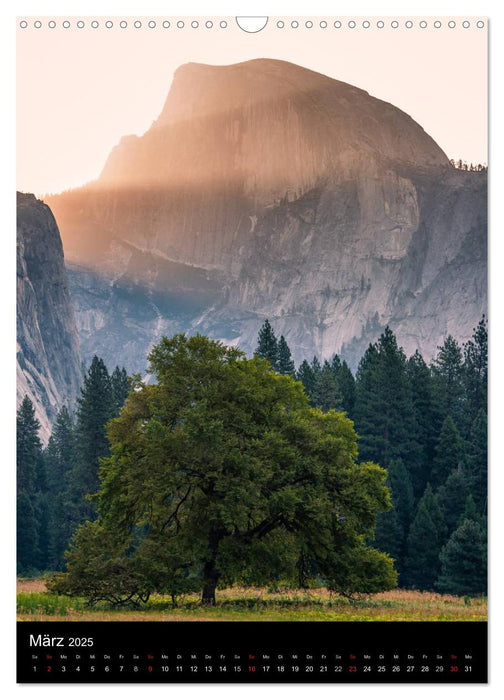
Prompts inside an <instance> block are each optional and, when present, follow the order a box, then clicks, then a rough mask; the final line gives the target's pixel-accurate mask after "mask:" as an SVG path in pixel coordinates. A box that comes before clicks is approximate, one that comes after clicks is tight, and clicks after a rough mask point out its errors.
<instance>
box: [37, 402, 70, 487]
mask: <svg viewBox="0 0 504 700" xmlns="http://www.w3.org/2000/svg"><path fill="white" fill-rule="evenodd" d="M44 461H45V464H46V476H47V489H48V491H49V492H50V493H52V494H56V493H60V492H61V491H63V490H65V489H66V488H67V476H68V473H69V471H70V469H71V468H72V466H73V464H74V462H75V435H74V425H73V421H72V417H71V416H70V413H69V412H68V408H67V407H66V406H63V407H62V408H61V409H60V411H58V414H57V416H56V420H55V422H54V427H53V429H52V433H51V437H50V438H49V442H48V443H47V447H46V449H45V452H44Z"/></svg>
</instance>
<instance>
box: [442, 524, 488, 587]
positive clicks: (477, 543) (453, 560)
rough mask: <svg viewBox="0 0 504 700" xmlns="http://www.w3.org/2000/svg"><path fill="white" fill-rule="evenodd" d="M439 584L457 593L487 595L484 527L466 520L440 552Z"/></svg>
mask: <svg viewBox="0 0 504 700" xmlns="http://www.w3.org/2000/svg"><path fill="white" fill-rule="evenodd" d="M439 558H440V561H441V573H440V576H439V578H438V580H437V582H436V588H437V589H438V590H440V591H444V592H446V593H452V594H454V595H486V592H487V581H486V578H487V577H486V575H487V547H486V536H485V533H484V530H483V528H482V527H481V526H480V525H479V524H478V523H477V522H474V521H473V520H464V521H463V522H462V524H461V525H460V526H459V527H458V528H457V529H456V530H455V532H454V533H453V534H452V536H451V537H450V539H449V540H448V542H447V543H446V545H445V546H444V547H443V549H442V551H441V554H440V557H439Z"/></svg>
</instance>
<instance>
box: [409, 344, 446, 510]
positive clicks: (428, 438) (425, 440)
mask: <svg viewBox="0 0 504 700" xmlns="http://www.w3.org/2000/svg"><path fill="white" fill-rule="evenodd" d="M407 372H408V377H409V381H410V384H411V398H412V401H413V410H414V414H415V423H416V434H417V440H418V443H419V445H420V462H419V466H418V469H415V470H414V471H413V473H412V474H411V476H412V479H413V488H414V490H415V494H416V495H417V496H420V495H421V494H422V493H423V492H424V490H425V487H426V486H427V481H429V477H430V471H431V469H432V462H433V459H434V449H435V445H436V440H437V438H438V435H439V431H440V430H441V421H440V418H439V414H438V412H437V410H436V401H435V397H434V385H433V380H432V375H431V371H430V369H429V368H428V366H427V365H426V364H425V362H424V359H423V357H422V356H421V354H420V353H419V352H418V350H417V351H416V352H415V353H414V354H413V355H412V356H411V357H410V358H409V360H408V364H407Z"/></svg>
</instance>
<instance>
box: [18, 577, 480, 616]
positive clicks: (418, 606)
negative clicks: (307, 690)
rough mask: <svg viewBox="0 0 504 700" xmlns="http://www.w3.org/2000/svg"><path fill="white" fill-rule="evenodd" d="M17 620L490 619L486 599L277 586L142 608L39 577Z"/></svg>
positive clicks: (24, 585) (21, 601)
mask: <svg viewBox="0 0 504 700" xmlns="http://www.w3.org/2000/svg"><path fill="white" fill-rule="evenodd" d="M17 613H18V620H64V621H86V620H96V621H107V620H110V621H113V620H116V621H120V620H123V621H126V620H132V621H141V620H152V621H154V620H159V621H181V620H188V621H191V620H192V621H204V620H208V621H210V620H214V621H215V620H221V621H261V620H262V621H270V620H272V621H300V622H301V621H319V622H323V621H327V622H331V621H342V622H344V621H361V622H365V621H372V620H376V621H378V620H379V621H384V622H387V621H389V622H393V621H434V620H437V621H439V620H446V621H473V620H486V619H487V600H486V598H469V597H467V596H464V597H457V596H451V595H442V594H439V593H430V592H419V591H405V590H400V589H396V590H393V591H387V592H385V593H378V594H376V595H372V596H368V597H366V598H363V599H361V600H356V601H350V600H348V599H346V598H340V597H338V596H335V595H334V594H331V593H330V592H329V591H327V590H326V589H324V588H319V589H312V590H289V589H286V590H279V591H271V590H268V589H266V588H240V587H238V586H236V587H233V588H226V589H224V590H219V591H217V605H216V606H215V607H214V608H202V607H201V606H200V605H199V598H198V596H196V595H189V596H186V597H185V598H183V599H181V600H180V601H179V605H178V607H176V608H174V607H173V605H172V601H171V598H170V597H169V596H161V595H153V596H152V597H151V599H150V600H149V602H148V603H147V604H146V605H143V606H142V607H141V608H133V607H130V608H113V607H112V606H111V605H110V604H107V603H100V604H98V605H96V606H93V607H91V608H90V607H88V606H86V601H85V600H84V599H83V598H68V597H66V596H58V595H54V594H52V593H48V592H46V590H45V584H44V582H43V580H41V579H31V580H26V579H25V580H19V581H18V610H17Z"/></svg>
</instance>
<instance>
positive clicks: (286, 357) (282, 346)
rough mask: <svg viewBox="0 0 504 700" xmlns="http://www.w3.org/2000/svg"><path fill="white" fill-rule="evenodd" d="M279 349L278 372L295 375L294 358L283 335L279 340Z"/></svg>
mask: <svg viewBox="0 0 504 700" xmlns="http://www.w3.org/2000/svg"><path fill="white" fill-rule="evenodd" d="M277 350H278V352H277V363H276V370H277V372H278V373H279V374H285V375H288V376H289V377H294V376H295V373H296V368H295V365H294V360H293V359H292V355H291V351H290V348H289V346H288V345H287V341H286V340H285V338H284V337H283V335H281V336H280V340H279V341H278V347H277Z"/></svg>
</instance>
